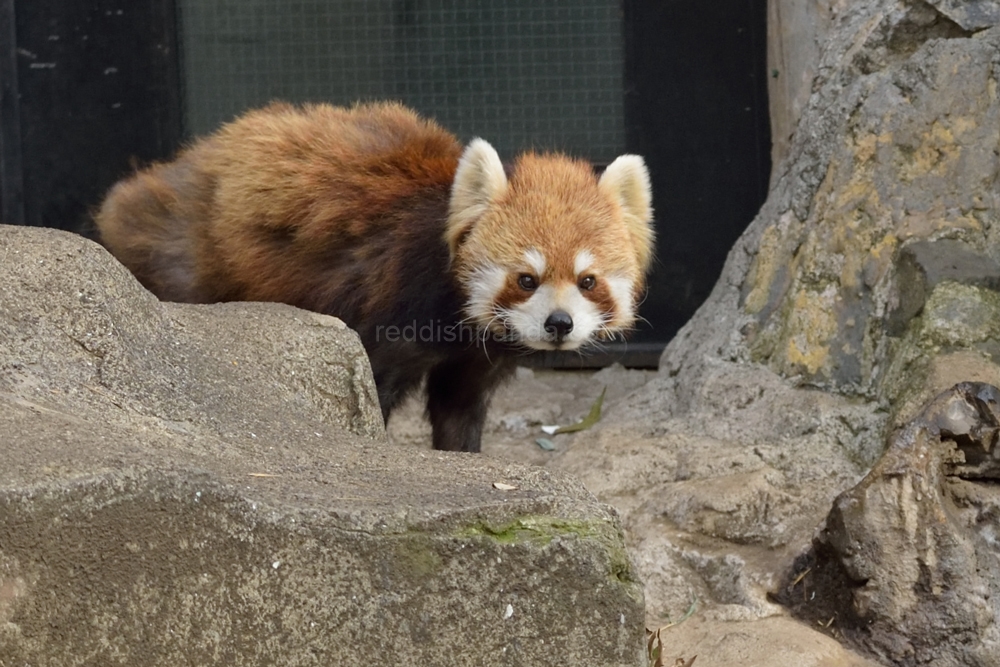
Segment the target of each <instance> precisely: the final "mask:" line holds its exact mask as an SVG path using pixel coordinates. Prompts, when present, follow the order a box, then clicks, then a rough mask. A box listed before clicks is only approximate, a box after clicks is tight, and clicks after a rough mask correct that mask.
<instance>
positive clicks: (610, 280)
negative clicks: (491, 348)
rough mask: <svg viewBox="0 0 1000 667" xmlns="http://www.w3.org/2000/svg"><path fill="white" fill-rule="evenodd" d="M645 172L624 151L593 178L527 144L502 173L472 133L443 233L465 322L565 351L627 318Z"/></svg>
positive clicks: (647, 251) (647, 214) (643, 229)
mask: <svg viewBox="0 0 1000 667" xmlns="http://www.w3.org/2000/svg"><path fill="white" fill-rule="evenodd" d="M652 214H653V210H652V202H651V194H650V188H649V174H648V173H647V171H646V165H645V163H644V162H643V160H642V158H641V157H639V156H637V155H622V156H621V157H619V158H618V159H616V160H615V161H614V162H612V163H611V165H610V166H608V168H607V169H606V170H605V171H604V173H603V174H602V175H601V177H600V178H597V177H596V176H595V174H594V172H593V169H592V168H591V166H590V165H589V164H587V163H585V162H581V161H578V160H572V159H570V158H568V157H565V156H563V155H556V154H546V155H540V154H535V153H527V154H524V155H522V156H521V157H520V158H518V160H517V161H516V162H515V164H514V166H513V168H512V170H511V174H510V178H509V179H508V178H507V175H506V174H505V172H504V168H503V165H502V164H501V162H500V158H499V157H498V156H497V153H496V151H495V150H494V149H493V147H492V146H490V145H489V144H488V143H487V142H485V141H483V140H482V139H475V140H474V141H472V142H471V143H470V144H469V146H468V147H467V148H466V149H465V152H464V153H463V154H462V158H461V160H460V161H459V164H458V170H457V172H456V174H455V181H454V183H453V185H452V191H451V200H450V205H449V217H448V226H447V231H446V234H445V240H446V241H447V243H448V247H449V248H450V250H451V258H452V267H453V270H454V272H455V275H456V276H457V278H458V281H459V284H460V285H461V287H462V289H463V291H464V293H465V298H466V303H465V316H466V318H467V321H468V322H469V323H471V324H475V325H477V326H479V327H481V328H482V330H483V331H484V332H492V333H494V334H497V335H499V336H504V337H507V338H513V339H514V340H516V341H517V342H519V343H521V344H523V345H525V346H527V347H531V348H535V349H541V350H553V349H562V350H572V349H576V348H578V347H580V346H581V345H584V344H586V343H589V342H593V341H596V340H603V339H607V338H610V337H612V336H614V335H615V334H616V333H619V332H623V331H625V330H628V329H629V328H631V327H632V325H633V324H634V323H635V318H636V307H637V301H638V299H639V298H641V295H642V294H643V291H644V289H645V275H646V271H647V270H648V268H649V265H650V262H651V261H652V256H653V229H652Z"/></svg>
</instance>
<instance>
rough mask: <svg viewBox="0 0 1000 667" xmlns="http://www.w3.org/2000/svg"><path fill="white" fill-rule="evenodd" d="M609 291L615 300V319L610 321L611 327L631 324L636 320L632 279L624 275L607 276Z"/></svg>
mask: <svg viewBox="0 0 1000 667" xmlns="http://www.w3.org/2000/svg"><path fill="white" fill-rule="evenodd" d="M604 280H605V281H606V282H607V283H608V291H609V292H611V298H612V299H614V300H615V304H617V306H618V307H617V308H616V309H615V319H614V320H613V321H611V322H609V323H608V325H609V326H610V327H611V328H615V327H624V326H631V325H632V322H633V320H635V305H634V304H633V303H632V288H633V285H632V281H631V280H629V279H628V278H625V277H623V276H607V277H606V278H604Z"/></svg>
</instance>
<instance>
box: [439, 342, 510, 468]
mask: <svg viewBox="0 0 1000 667" xmlns="http://www.w3.org/2000/svg"><path fill="white" fill-rule="evenodd" d="M513 370H514V365H513V363H511V362H508V361H506V360H504V359H501V360H497V359H494V360H493V361H492V363H491V362H490V360H489V359H488V358H487V357H486V355H485V354H484V353H483V351H482V350H481V349H477V350H475V351H474V353H471V354H470V355H468V356H465V357H459V358H454V359H449V360H447V361H443V362H441V363H440V364H438V365H437V366H435V367H434V368H433V369H432V370H431V372H430V374H429V375H428V376H427V415H428V417H429V418H430V421H431V426H432V427H433V429H434V434H433V440H434V449H444V450H450V451H459V452H478V451H479V447H480V442H481V440H482V433H483V424H484V423H485V422H486V410H487V409H488V408H489V403H490V398H491V396H492V395H493V390H494V389H496V387H497V386H498V385H499V384H500V383H501V382H502V381H503V380H505V379H506V378H507V377H509V376H510V375H511V374H512V373H513Z"/></svg>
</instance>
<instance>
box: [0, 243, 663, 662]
mask: <svg viewBox="0 0 1000 667" xmlns="http://www.w3.org/2000/svg"><path fill="white" fill-rule="evenodd" d="M380 419H381V418H380V414H379V410H378V406H377V403H376V399H375V393H374V391H373V385H372V379H371V374H370V371H369V368H368V366H367V363H366V360H365V357H364V353H363V350H362V348H361V346H360V343H359V341H358V339H357V337H356V336H355V335H354V334H353V333H352V332H350V331H349V330H347V329H346V328H344V327H343V325H342V324H340V323H339V322H338V321H336V320H334V319H332V318H328V317H322V316H318V315H314V314H310V313H305V312H302V311H298V310H295V309H292V308H288V307H284V306H279V305H274V304H247V303H241V304H231V305H222V306H191V305H175V304H160V303H158V302H157V301H156V300H155V299H153V298H152V297H151V296H150V295H149V294H148V293H146V292H144V291H143V290H142V289H141V288H140V287H139V286H138V284H137V283H136V282H135V281H134V280H133V279H132V278H131V277H130V276H129V275H128V273H127V272H126V271H125V270H124V269H123V268H122V267H121V266H120V265H118V264H117V263H116V262H115V261H114V260H113V259H112V258H111V257H110V255H108V254H107V253H105V252H104V251H103V250H102V249H100V248H99V247H98V246H96V245H94V244H92V243H90V242H88V241H85V240H83V239H80V238H78V237H74V236H72V235H68V234H64V233H61V232H55V231H50V230H32V229H19V228H9V227H0V443H2V451H3V458H2V465H0V664H2V665H4V666H6V665H11V666H13V665H22V664H32V665H42V666H44V665H49V666H53V667H54V666H57V665H58V666H59V667H64V666H70V665H85V664H121V665H143V666H144V667H145V666H149V665H177V664H198V665H209V664H224V665H258V664H282V665H314V664H344V665H348V664H372V663H379V662H383V661H385V660H387V659H388V660H390V661H391V662H392V663H393V664H400V665H435V664H438V665H445V664H484V665H538V664H561V663H563V662H567V661H568V662H569V663H570V664H595V665H598V664H599V665H622V666H625V665H641V664H644V655H643V654H644V649H643V637H642V622H643V598H642V590H641V585H640V584H639V583H638V580H637V579H636V577H635V574H634V568H633V565H632V563H631V561H630V559H629V556H628V555H627V553H626V551H625V548H624V544H623V541H622V534H621V528H620V524H619V521H618V519H617V517H616V516H615V514H614V513H613V512H611V511H610V510H609V508H607V507H606V506H604V505H601V504H600V503H598V502H597V501H596V500H595V499H594V498H593V496H591V495H590V494H589V493H588V492H587V491H585V490H584V489H583V487H582V486H581V485H580V484H578V483H576V482H572V481H568V480H565V479H562V478H559V477H556V476H554V475H552V474H550V473H548V472H545V471H541V470H532V469H527V468H524V467H519V466H512V465H506V464H502V463H500V462H497V461H493V460H490V459H488V458H486V457H478V456H463V455H447V454H443V453H430V452H423V451H419V450H414V449H407V448H401V447H394V446H392V445H390V444H388V443H387V442H385V435H384V431H383V429H382V426H381V423H380ZM495 482H504V483H506V484H509V485H510V486H512V487H514V489H512V490H506V491H505V490H501V489H498V488H495V487H494V486H493V485H494V483H495ZM387 656H388V657H387Z"/></svg>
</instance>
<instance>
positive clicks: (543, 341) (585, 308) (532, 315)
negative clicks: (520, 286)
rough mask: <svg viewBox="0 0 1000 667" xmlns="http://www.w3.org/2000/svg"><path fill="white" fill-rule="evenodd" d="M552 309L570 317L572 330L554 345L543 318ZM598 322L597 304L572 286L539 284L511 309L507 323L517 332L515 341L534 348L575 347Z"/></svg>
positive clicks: (596, 326)
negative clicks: (560, 341) (529, 294)
mask: <svg viewBox="0 0 1000 667" xmlns="http://www.w3.org/2000/svg"><path fill="white" fill-rule="evenodd" d="M556 310H563V311H566V313H568V314H569V316H570V318H571V319H572V320H573V330H572V331H570V332H569V333H568V334H567V335H566V337H565V338H563V339H562V343H561V344H560V345H559V346H556V345H555V344H554V343H553V342H552V341H551V340H550V339H551V336H550V335H549V333H548V332H546V331H545V321H546V320H547V319H548V318H549V315H551V314H552V313H553V312H554V311H556ZM601 323H602V318H601V313H600V312H598V310H597V306H595V305H594V303H593V302H592V301H591V300H590V299H588V298H587V297H585V296H583V294H581V293H580V290H579V289H578V288H577V287H576V285H572V284H564V285H562V286H561V287H559V288H557V287H555V286H553V285H542V286H541V287H539V288H538V289H537V290H535V293H534V294H532V295H531V298H530V299H528V300H527V301H524V302H523V303H521V304H519V305H517V306H515V307H514V308H512V309H511V311H510V313H509V316H508V318H507V324H508V325H509V326H510V327H511V328H512V329H513V330H514V331H515V332H516V333H517V337H518V340H519V341H520V342H521V343H523V344H525V345H527V346H528V347H531V348H534V349H536V350H555V349H561V350H575V349H576V348H578V347H580V346H581V345H583V344H584V343H586V342H587V341H589V340H591V339H592V338H593V336H594V333H595V332H596V331H597V330H598V329H599V328H600V326H601Z"/></svg>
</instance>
